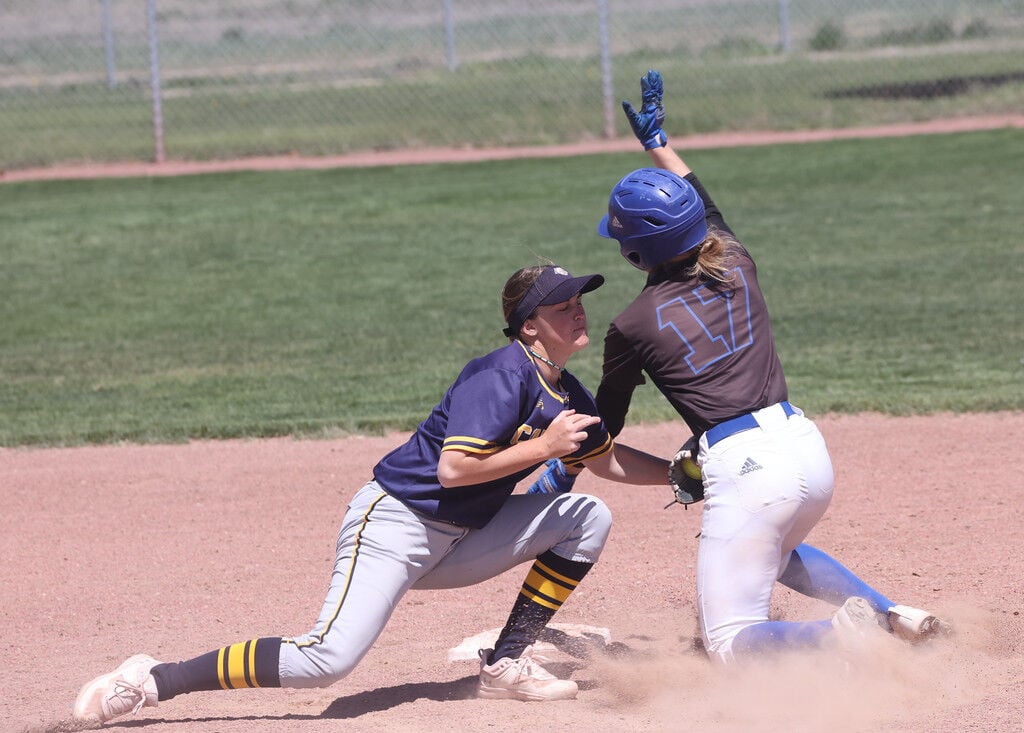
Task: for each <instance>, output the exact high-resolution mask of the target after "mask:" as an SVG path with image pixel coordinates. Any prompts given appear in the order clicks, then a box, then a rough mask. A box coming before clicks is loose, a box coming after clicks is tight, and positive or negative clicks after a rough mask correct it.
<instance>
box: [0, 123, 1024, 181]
mask: <svg viewBox="0 0 1024 733" xmlns="http://www.w3.org/2000/svg"><path fill="white" fill-rule="evenodd" d="M1003 128H1016V129H1024V114H1005V115H987V116H973V117H951V118H943V119H935V120H925V121H921V122H906V123H898V124H891V125H874V126H868V127H851V128H830V129H815V130H774V131H773V130H765V131H761V132H749V131H736V132H731V131H724V132H715V133H705V134H699V135H681V136H678V137H673V138H672V145H673V147H675V148H676V149H677V150H707V149H714V148H731V147H745V146H763V145H786V144H798V143H807V142H823V141H828V140H852V139H869V138H882V137H903V136H908V135H935V134H947V133H959V132H976V131H981V130H997V129H1003ZM635 150H637V142H636V140H635V139H634V138H633V137H632V136H627V137H618V138H614V139H610V140H586V141H583V142H579V143H572V144H565V145H549V146H510V147H494V148H420V149H412V148H409V149H401V150H379V151H360V152H357V153H349V154H344V155H327V156H297V155H276V156H255V157H247V158H236V159H231V160H204V161H198V160H165V161H164V162H162V163H155V162H144V161H126V162H121V163H73V164H68V165H58V166H48V167H43V168H24V169H15V170H9V171H0V183H15V182H18V181H53V180H78V179H93V178H134V177H155V176H180V175H198V174H204V173H225V172H236V171H274V170H318V169H329V168H373V167H380V166H401V165H425V164H438V163H474V162H482V161H491V160H513V159H517V158H563V157H571V156H575V155H595V154H601V153H619V152H630V151H635Z"/></svg>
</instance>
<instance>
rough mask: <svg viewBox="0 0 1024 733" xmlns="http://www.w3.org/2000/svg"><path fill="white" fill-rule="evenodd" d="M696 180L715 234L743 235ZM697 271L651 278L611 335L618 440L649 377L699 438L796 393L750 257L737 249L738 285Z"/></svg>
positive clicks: (605, 396) (676, 270) (604, 410)
mask: <svg viewBox="0 0 1024 733" xmlns="http://www.w3.org/2000/svg"><path fill="white" fill-rule="evenodd" d="M686 179H687V180H688V181H689V182H690V183H691V184H693V186H694V188H696V189H697V191H698V193H700V195H701V198H702V199H703V200H704V206H705V210H706V218H707V223H708V227H709V228H716V229H718V230H720V231H722V232H724V233H726V234H728V235H730V236H734V235H733V233H732V230H731V229H730V228H729V226H728V225H727V224H726V223H725V220H724V218H723V217H722V214H721V212H720V211H719V210H718V207H717V206H715V204H714V202H713V201H712V200H711V198H710V196H708V194H707V191H706V190H705V189H704V187H703V185H701V183H700V181H699V180H698V179H697V177H696V175H694V174H693V173H691V174H689V175H688V176H687V177H686ZM691 264H692V262H688V261H684V262H681V263H675V264H674V265H673V266H672V267H667V268H659V269H657V270H656V271H654V272H653V273H651V274H650V275H649V276H648V279H647V283H646V285H645V286H644V289H643V290H642V291H641V292H640V294H639V295H637V297H636V298H635V299H634V300H633V302H632V303H630V304H629V306H628V307H627V308H626V309H625V310H623V311H622V313H620V314H619V315H618V316H617V317H616V318H615V319H614V320H613V321H612V323H611V325H610V326H609V328H608V333H607V335H606V336H605V343H604V370H603V374H604V376H603V377H602V379H601V384H600V386H599V388H598V391H597V405H598V410H599V411H600V413H601V417H602V418H604V420H605V423H606V425H607V427H608V429H609V431H610V432H611V434H612V435H617V434H618V433H619V431H621V429H622V426H623V424H624V423H625V419H626V412H627V411H628V410H629V404H630V401H631V399H632V396H633V391H634V390H635V389H636V387H638V386H639V385H641V384H644V383H645V381H646V379H645V375H646V377H648V378H650V380H651V381H652V382H653V383H654V384H655V385H656V386H657V388H658V389H659V390H660V391H661V392H662V394H664V395H665V397H666V398H667V399H668V401H669V402H670V403H671V404H672V406H673V407H674V408H675V409H676V411H677V412H678V413H679V414H680V415H681V416H682V418H683V420H684V421H685V422H686V424H687V425H688V426H689V428H690V430H691V431H692V432H693V434H694V435H700V434H701V433H703V432H704V431H706V430H707V429H708V428H710V427H712V426H714V425H717V424H718V423H721V422H724V421H725V420H728V419H730V418H733V417H736V416H738V415H742V414H744V413H747V412H751V411H753V410H758V409H760V408H762V407H767V406H768V405H771V404H774V403H776V402H780V401H782V400H785V399H786V398H787V396H788V395H787V389H786V379H785V376H784V375H783V371H782V365H781V363H780V362H779V357H778V354H777V353H776V350H775V339H774V337H773V335H772V327H771V322H770V320H769V316H768V309H767V307H766V305H765V301H764V295H763V294H762V293H761V287H760V285H759V284H758V281H757V266H756V265H755V263H754V260H753V258H752V257H751V256H750V253H749V252H748V251H747V250H746V248H744V247H743V246H742V245H739V244H738V243H737V245H736V257H735V259H734V262H733V265H732V267H731V270H730V272H731V274H732V281H731V282H730V283H729V284H728V285H722V284H719V283H716V282H714V281H708V280H702V279H700V278H697V277H694V276H688V275H687V269H688V268H689V265H691Z"/></svg>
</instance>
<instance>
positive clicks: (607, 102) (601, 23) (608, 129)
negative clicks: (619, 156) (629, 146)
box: [597, 0, 615, 140]
mask: <svg viewBox="0 0 1024 733" xmlns="http://www.w3.org/2000/svg"><path fill="white" fill-rule="evenodd" d="M597 26H598V36H599V42H600V44H601V94H602V96H603V97H604V136H605V137H606V138H608V139H609V140H611V139H612V138H614V137H615V109H614V104H613V102H612V94H613V90H612V51H611V40H610V33H609V31H608V0H597Z"/></svg>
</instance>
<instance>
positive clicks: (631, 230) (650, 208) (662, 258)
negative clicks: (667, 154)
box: [597, 168, 707, 270]
mask: <svg viewBox="0 0 1024 733" xmlns="http://www.w3.org/2000/svg"><path fill="white" fill-rule="evenodd" d="M597 233H598V234H600V235H601V236H602V237H607V238H609V239H615V240H617V241H618V242H619V251H620V253H621V254H622V256H623V257H624V258H625V259H626V261H627V262H629V263H630V264H631V265H633V266H634V267H636V268H639V269H641V270H652V269H654V268H655V267H657V266H658V265H660V264H662V263H664V262H667V261H669V260H671V259H673V258H674V257H678V256H679V255H681V254H684V253H686V252H688V251H689V250H691V249H693V248H694V247H696V246H697V245H699V244H700V243H701V242H702V241H704V238H705V237H706V236H707V222H706V221H705V219H704V201H703V200H702V199H701V197H700V195H699V194H698V193H697V190H696V189H695V188H694V187H693V186H692V185H690V183H689V181H687V180H686V179H684V178H682V177H680V176H678V175H676V174H675V173H672V172H670V171H666V170H662V169H660V168H640V169H638V170H635V171H633V172H632V173H630V174H629V175H627V176H625V177H623V178H622V180H620V181H619V182H618V183H617V184H615V187H614V188H613V189H612V192H611V195H610V196H609V198H608V213H607V214H606V215H605V216H604V217H602V218H601V221H600V222H599V223H598V226H597Z"/></svg>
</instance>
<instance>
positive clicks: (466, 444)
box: [441, 435, 501, 453]
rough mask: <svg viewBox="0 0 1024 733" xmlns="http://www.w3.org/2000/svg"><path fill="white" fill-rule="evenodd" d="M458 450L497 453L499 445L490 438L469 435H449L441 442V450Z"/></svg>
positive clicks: (499, 448)
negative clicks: (484, 438)
mask: <svg viewBox="0 0 1024 733" xmlns="http://www.w3.org/2000/svg"><path fill="white" fill-rule="evenodd" d="M446 450H459V451H462V452H463V453H497V452H498V451H499V450H501V446H499V445H498V444H497V443H495V442H494V441H492V440H483V439H482V438H473V437H471V436H469V435H449V436H448V437H447V438H445V439H444V443H442V444H441V451H442V452H444V451H446Z"/></svg>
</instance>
